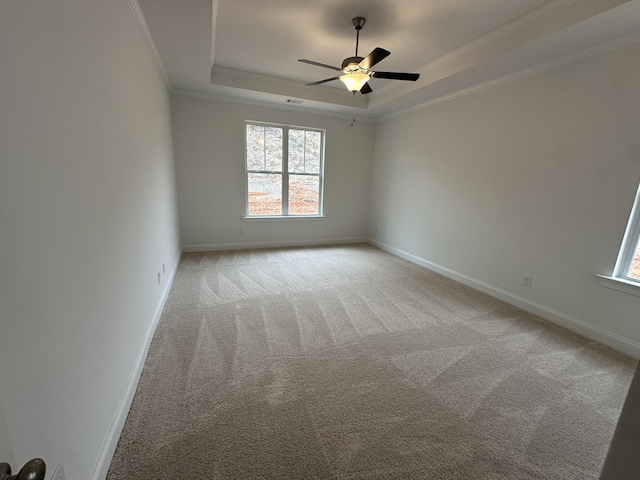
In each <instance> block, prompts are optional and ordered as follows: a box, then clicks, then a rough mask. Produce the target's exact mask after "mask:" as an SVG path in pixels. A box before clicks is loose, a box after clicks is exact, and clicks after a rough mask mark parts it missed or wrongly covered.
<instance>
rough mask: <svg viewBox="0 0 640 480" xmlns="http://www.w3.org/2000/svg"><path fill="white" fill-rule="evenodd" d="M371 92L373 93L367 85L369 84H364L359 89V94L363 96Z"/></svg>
mask: <svg viewBox="0 0 640 480" xmlns="http://www.w3.org/2000/svg"><path fill="white" fill-rule="evenodd" d="M371 92H373V90H371V86H370V85H369V83H365V84H364V85H363V86H362V88H361V89H360V93H362V94H363V95H365V94H367V93H371Z"/></svg>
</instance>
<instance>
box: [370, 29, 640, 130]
mask: <svg viewBox="0 0 640 480" xmlns="http://www.w3.org/2000/svg"><path fill="white" fill-rule="evenodd" d="M636 43H640V33H634V34H632V35H629V36H627V37H624V38H621V39H618V40H615V41H613V42H610V43H606V44H603V45H598V46H596V47H593V48H589V49H587V50H582V51H581V52H577V53H574V54H572V55H568V56H566V57H563V58H560V59H556V60H552V61H550V62H547V63H543V64H541V65H537V66H534V67H531V68H526V69H523V70H518V71H517V72H512V73H509V74H507V75H503V76H501V77H497V78H494V79H492V80H488V81H486V82H483V83H479V84H477V85H473V86H471V87H468V88H465V89H462V90H458V91H457V92H453V93H450V94H447V95H442V96H440V97H437V98H434V99H432V100H428V101H426V102H423V103H420V104H418V105H414V106H411V107H409V108H405V109H402V110H398V111H397V112H393V113H390V114H388V115H383V116H380V117H378V120H379V121H385V120H390V119H392V118H396V117H399V116H402V115H405V114H408V113H412V112H416V111H420V110H424V109H427V108H429V107H433V106H435V105H439V104H441V103H446V102H449V101H451V100H455V99H457V98H460V97H464V96H466V95H471V94H473V93H476V92H480V91H482V90H488V89H490V88H493V87H496V86H498V85H502V84H505V83H510V82H514V81H516V80H520V79H522V78H526V77H530V76H532V75H537V74H538V73H542V72H545V71H547V70H553V69H555V68H560V67H562V66H564V65H568V64H571V63H575V62H578V61H580V60H585V59H587V58H589V57H594V56H596V55H601V54H604V53H607V52H610V51H613V50H617V49H618V48H623V47H627V46H630V45H633V44H636Z"/></svg>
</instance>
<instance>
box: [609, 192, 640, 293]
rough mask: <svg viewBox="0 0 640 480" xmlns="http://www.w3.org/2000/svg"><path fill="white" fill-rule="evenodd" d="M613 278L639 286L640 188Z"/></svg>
mask: <svg viewBox="0 0 640 480" xmlns="http://www.w3.org/2000/svg"><path fill="white" fill-rule="evenodd" d="M613 277H615V278H621V279H624V280H629V281H632V282H638V284H639V285H640V187H638V192H637V193H636V200H635V202H634V204H633V209H632V211H631V217H630V218H629V223H628V225H627V230H626V232H625V235H624V240H623V242H622V247H620V253H619V255H618V260H617V261H616V266H615V269H614V271H613Z"/></svg>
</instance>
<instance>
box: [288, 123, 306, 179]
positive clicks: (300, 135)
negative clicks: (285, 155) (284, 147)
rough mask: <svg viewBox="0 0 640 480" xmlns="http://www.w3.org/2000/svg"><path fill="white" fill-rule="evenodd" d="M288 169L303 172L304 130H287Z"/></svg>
mask: <svg viewBox="0 0 640 480" xmlns="http://www.w3.org/2000/svg"><path fill="white" fill-rule="evenodd" d="M289 171H290V172H297V173H304V130H294V129H291V130H289Z"/></svg>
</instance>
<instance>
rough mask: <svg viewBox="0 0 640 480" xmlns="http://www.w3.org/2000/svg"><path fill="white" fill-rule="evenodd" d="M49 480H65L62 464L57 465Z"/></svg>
mask: <svg viewBox="0 0 640 480" xmlns="http://www.w3.org/2000/svg"><path fill="white" fill-rule="evenodd" d="M49 480H66V477H65V476H64V468H62V463H58V465H57V466H56V469H55V470H54V471H53V473H52V474H51V477H50V478H49Z"/></svg>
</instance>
